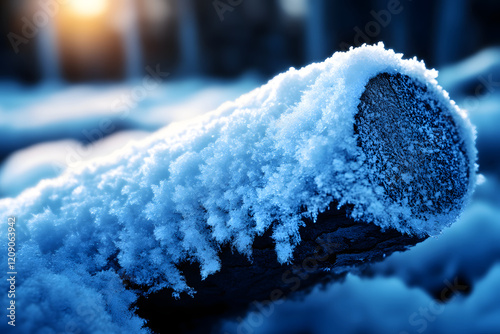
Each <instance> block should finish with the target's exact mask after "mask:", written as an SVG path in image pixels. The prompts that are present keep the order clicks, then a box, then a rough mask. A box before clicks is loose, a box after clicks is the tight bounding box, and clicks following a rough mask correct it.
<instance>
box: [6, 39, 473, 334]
mask: <svg viewBox="0 0 500 334" xmlns="http://www.w3.org/2000/svg"><path fill="white" fill-rule="evenodd" d="M401 57H402V56H401V55H399V54H395V53H394V52H392V51H387V50H385V49H384V47H383V45H377V46H364V47H361V48H358V49H354V50H351V51H349V52H346V53H336V54H335V55H334V56H333V57H331V58H329V59H327V60H326V61H325V62H323V63H317V64H312V65H309V66H307V67H305V68H303V69H300V70H295V69H290V70H289V71H288V72H286V73H284V74H281V75H278V76H277V77H275V78H274V79H272V80H271V81H270V82H269V83H268V84H266V85H264V86H262V87H260V88H258V89H256V90H254V91H252V92H251V93H249V94H246V95H244V96H242V97H241V98H239V99H238V100H236V101H234V102H228V103H225V104H224V105H222V106H221V107H220V108H219V109H217V110H216V111H214V112H212V113H209V114H207V115H205V116H204V117H201V118H197V119H196V120H193V121H189V122H185V123H182V124H179V123H178V124H174V125H171V126H168V127H166V128H164V129H162V130H160V131H158V132H157V133H155V134H154V135H152V136H151V137H149V138H147V139H145V140H143V141H141V142H138V143H135V144H134V145H130V146H128V147H126V148H125V149H124V150H121V151H118V152H116V153H115V154H114V155H112V156H110V157H109V158H107V159H101V160H98V161H97V160H96V161H93V162H92V163H89V164H88V165H85V166H83V167H82V168H81V169H79V170H70V171H67V172H66V173H65V174H64V175H62V176H61V177H59V178H57V179H54V180H47V181H43V182H42V183H40V184H39V185H38V186H37V187H35V188H33V189H30V190H27V191H25V192H24V193H23V194H21V195H20V196H18V197H17V198H14V199H4V200H2V201H0V218H1V219H2V220H1V223H0V224H2V225H1V226H2V228H1V230H0V237H1V238H2V239H3V240H6V239H7V236H6V233H7V226H6V224H7V216H9V215H10V216H13V217H16V222H17V232H16V233H17V240H18V241H17V245H18V253H17V256H18V258H19V261H18V262H19V263H18V264H17V270H18V272H22V273H23V274H22V276H19V281H18V290H19V295H18V300H19V304H20V305H21V304H22V305H23V308H24V311H23V312H22V313H21V312H20V314H19V317H20V318H19V323H20V325H21V326H25V328H28V329H30V328H35V327H40V326H47V327H49V328H51V329H54V330H55V331H56V332H57V331H63V330H64V328H65V327H64V326H66V325H67V323H68V322H71V325H72V326H76V327H77V328H80V329H81V331H82V332H95V331H96V330H99V331H106V332H139V327H140V326H141V325H142V320H141V319H140V318H139V317H137V316H136V315H134V314H133V312H131V311H130V310H129V307H130V305H132V304H133V303H134V301H135V300H136V298H137V296H138V293H139V292H140V291H142V292H148V293H151V292H158V294H157V295H155V296H154V297H151V298H150V299H149V301H145V300H141V301H140V302H139V305H140V309H139V315H141V316H143V317H149V318H154V312H153V310H152V309H153V308H156V307H157V306H158V305H154V303H155V301H154V300H153V299H155V300H156V301H158V300H160V302H159V306H158V307H164V308H163V310H165V309H168V308H169V307H173V308H174V309H182V307H183V305H185V306H186V307H188V309H187V310H189V308H190V310H192V309H193V308H194V307H198V306H199V307H202V308H203V307H205V309H216V306H220V307H222V309H224V308H228V307H229V308H231V307H233V306H234V307H235V308H236V307H237V306H241V305H246V304H248V302H249V301H250V300H251V299H255V300H259V299H260V298H274V297H276V296H274V297H272V296H271V295H270V294H271V293H273V291H275V290H276V289H278V291H281V294H282V295H281V296H280V297H284V296H286V295H287V294H288V293H289V292H291V291H294V290H299V289H301V288H304V287H307V286H310V285H311V284H315V283H317V282H318V281H320V280H321V279H322V278H327V277H329V278H331V277H334V276H336V275H341V274H342V272H345V271H346V270H351V269H349V268H351V267H352V266H356V265H359V264H363V263H366V262H369V261H372V260H376V259H380V258H383V257H384V255H388V254H390V253H391V252H393V251H396V250H403V249H405V247H407V246H409V245H413V244H415V243H416V242H418V241H420V240H422V239H424V238H426V237H428V236H429V235H438V234H439V233H440V232H441V230H442V229H443V228H445V227H446V226H448V225H449V224H451V223H453V222H454V221H455V220H456V219H457V217H458V216H459V215H460V213H461V210H462V209H463V207H464V205H465V204H466V203H467V201H468V200H469V198H470V195H471V193H472V190H473V188H474V185H475V182H476V165H475V161H476V151H475V147H474V133H473V128H472V126H471V124H470V122H469V121H468V119H467V116H466V114H465V113H464V112H463V111H462V110H460V109H459V108H458V107H457V106H456V105H455V104H454V102H452V101H450V99H449V97H448V95H447V93H446V92H444V91H443V90H442V89H441V88H440V87H439V86H438V84H437V82H436V80H435V77H436V74H437V73H436V72H435V71H428V70H426V69H425V66H424V64H423V63H421V62H418V61H416V60H414V59H413V60H402V58H401ZM4 257H5V253H2V259H4V260H5V261H4V263H7V260H6V258H4ZM297 267H299V268H297ZM301 268H302V269H301ZM304 270H305V271H306V272H307V275H305V274H304V273H303V271H304ZM297 275H299V276H297ZM301 275H302V276H303V277H302V276H301ZM306 276H307V278H305V277H306ZM297 277H299V278H298V281H297ZM4 285H6V282H3V283H1V284H0V287H2V288H7V287H6V286H4ZM61 286H64V287H65V288H64V289H61V288H60V287H61ZM125 286H127V287H128V289H125ZM276 293H279V292H276ZM172 294H173V295H174V297H179V298H180V299H179V300H177V301H176V299H175V298H171V297H170V296H171V295H172ZM188 294H191V295H192V297H190V296H188ZM75 295H78V296H79V297H78V300H75V298H74V297H75ZM2 300H3V301H4V302H7V299H6V296H3V297H2ZM82 303H83V305H84V306H86V307H88V308H90V309H92V310H95V311H93V313H92V314H93V315H94V316H93V320H92V321H88V316H87V317H85V316H83V315H82V314H87V313H88V312H82V311H81V306H82ZM55 304H57V308H54V305H55ZM152 305H153V307H152ZM197 305H198V306H197ZM221 305H222V306H221ZM160 311H161V310H160ZM191 312H192V311H191ZM47 318H49V319H50V323H47V321H46V320H45V319H47ZM152 325H154V324H153V323H152ZM0 326H3V325H0ZM92 326H96V327H95V328H94V327H92Z"/></svg>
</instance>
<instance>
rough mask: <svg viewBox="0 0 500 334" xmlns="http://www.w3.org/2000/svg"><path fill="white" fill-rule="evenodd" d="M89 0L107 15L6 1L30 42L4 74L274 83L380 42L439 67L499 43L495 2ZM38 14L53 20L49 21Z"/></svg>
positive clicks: (0, 9)
mask: <svg viewBox="0 0 500 334" xmlns="http://www.w3.org/2000/svg"><path fill="white" fill-rule="evenodd" d="M80 1H81V0H80ZM87 2H88V3H89V4H92V3H104V6H105V8H103V9H102V13H99V12H98V13H95V15H92V13H91V15H85V14H82V13H75V11H74V8H68V7H72V5H71V0H59V1H58V0H40V1H34V0H4V1H2V3H1V4H0V13H1V14H0V15H1V16H2V20H1V26H0V31H1V34H2V35H3V36H6V37H8V34H9V33H11V32H13V33H16V34H17V35H18V36H22V37H25V38H27V39H28V40H31V39H33V40H34V41H32V42H31V41H30V42H27V43H22V44H19V46H18V47H14V48H13V45H12V41H11V40H10V39H9V38H3V39H2V42H1V43H0V57H1V59H2V62H1V63H0V76H1V77H3V78H12V79H15V80H21V81H23V82H38V81H40V80H44V79H55V78H58V79H63V80H65V81H70V82H78V81H88V80H94V81H95V80H120V79H124V78H126V77H127V76H130V75H141V74H145V71H144V67H145V66H146V65H148V64H161V66H162V68H166V69H168V70H169V71H171V72H173V73H176V74H178V75H179V76H181V75H206V76H218V77H235V76H238V75H240V74H242V73H244V72H245V71H248V70H256V71H258V72H260V73H262V74H263V75H265V76H266V77H271V76H273V75H275V74H277V73H279V72H282V71H284V70H286V69H288V68H289V67H290V66H294V67H301V66H303V65H306V64H308V63H311V62H314V61H322V60H324V59H325V58H326V57H329V56H331V55H332V54H333V53H334V52H336V51H341V50H346V49H348V48H349V47H350V46H359V45H361V44H362V43H368V44H372V43H374V42H376V41H384V42H385V44H386V47H389V48H393V49H394V50H397V51H398V52H401V53H404V54H405V56H406V57H413V56H417V57H418V58H419V59H423V60H425V61H426V64H427V66H429V67H442V66H445V65H447V64H450V63H453V62H456V61H458V60H460V59H463V58H465V57H467V56H470V55H472V54H473V53H475V52H477V51H478V50H481V49H482V48H485V47H488V46H492V45H497V44H499V43H500V25H499V24H498V21H499V15H500V2H498V1H496V0H437V1H431V0H413V1H412V0H399V1H398V0H393V1H388V0H354V1H334V0H333V1H332V0H141V1H138V0H120V1H118V0H106V1H105V0H100V1H99V0H89V1H87ZM88 6H89V5H88ZM90 6H92V5H90ZM94 6H99V4H94ZM54 7H59V8H58V9H54ZM40 9H42V10H44V11H45V12H46V13H49V14H51V11H57V13H56V14H54V15H53V19H52V20H51V22H49V23H45V18H44V17H43V16H44V15H43V14H40V13H37V12H38V11H39V10H40ZM97 10H99V9H97ZM23 18H24V19H23ZM27 22H29V23H27ZM30 25H31V26H30ZM26 26H30V27H28V28H26ZM23 29H24V32H28V34H29V35H30V36H23ZM34 30H35V31H34ZM36 30H39V31H38V33H37V32H36ZM31 35H34V36H31ZM16 48H18V49H19V52H18V53H16V52H14V51H15V49H16ZM134 66H135V68H134Z"/></svg>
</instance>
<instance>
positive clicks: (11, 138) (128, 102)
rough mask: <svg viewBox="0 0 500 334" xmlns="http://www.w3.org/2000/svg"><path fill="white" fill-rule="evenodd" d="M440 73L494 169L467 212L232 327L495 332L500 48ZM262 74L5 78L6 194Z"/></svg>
mask: <svg viewBox="0 0 500 334" xmlns="http://www.w3.org/2000/svg"><path fill="white" fill-rule="evenodd" d="M438 81H439V82H440V84H441V85H443V87H444V88H445V89H447V90H448V91H449V92H450V95H451V98H452V99H454V100H456V102H457V103H458V104H459V105H461V106H462V107H465V108H468V109H469V112H470V115H469V116H470V118H471V120H472V122H473V123H474V124H475V125H476V126H477V130H478V139H477V147H478V150H479V158H480V172H482V173H483V174H484V175H485V177H486V181H485V182H484V183H483V184H482V185H480V186H479V187H478V189H477V191H476V194H475V197H474V200H473V202H472V204H471V205H470V206H469V207H468V209H467V210H466V212H465V213H464V215H463V217H462V218H461V220H460V221H459V222H457V223H456V224H454V225H453V226H452V227H451V228H449V229H447V230H446V231H445V232H444V234H443V235H442V236H440V237H439V238H436V239H434V238H432V239H429V240H427V241H425V242H424V243H422V244H420V245H418V246H416V247H414V248H413V249H412V250H410V251H408V252H405V253H401V254H394V255H392V256H390V257H389V258H387V259H386V260H385V261H384V262H383V263H380V264H377V265H375V266H373V267H372V268H371V269H370V270H369V272H367V273H365V275H364V276H362V277H357V276H352V275H351V276H348V277H347V279H346V280H345V281H344V282H342V283H335V284H332V285H330V286H328V287H327V288H326V289H323V290H320V289H317V290H314V291H313V292H312V293H310V294H309V295H308V296H306V297H305V298H303V299H301V300H295V301H286V302H285V303H283V304H280V305H272V306H268V308H263V309H261V310H260V311H259V310H257V311H256V312H253V313H249V314H248V315H247V317H246V318H245V319H243V321H242V322H238V323H236V322H228V323H226V324H225V325H224V330H225V331H227V332H228V333H231V334H232V333H254V334H272V333H289V334H304V333H311V334H313V333H314V334H316V333H317V334H322V333H325V334H326V333H332V332H335V333H368V332H369V333H384V334H386V333H397V334H403V333H424V332H425V333H457V332H464V333H495V332H498V330H499V328H500V298H499V294H498V290H499V288H500V283H499V282H500V246H499V245H500V192H499V191H498V189H499V188H500V132H499V131H498V128H499V126H500V50H499V49H490V50H486V51H483V52H482V53H480V54H478V55H476V56H474V57H471V58H470V59H468V60H466V61H464V62H462V63H460V64H457V65H454V66H450V67H449V68H446V69H443V70H442V71H441V74H440V77H439V78H438ZM261 83H262V80H261V79H260V78H258V77H255V76H246V77H243V78H241V79H240V80H237V81H235V82H218V81H214V80H207V79H203V80H202V79H192V80H186V81H182V82H173V81H172V82H166V83H164V84H162V85H161V86H159V87H157V88H156V89H154V90H147V91H146V95H140V94H139V93H138V92H139V90H138V89H136V88H137V87H141V85H142V83H141V82H137V83H130V84H123V85H101V86H92V85H90V86H72V87H66V86H54V85H41V86H37V87H32V88H25V87H21V86H19V85H17V84H14V83H10V82H3V83H0V91H1V92H2V95H1V97H0V143H1V144H0V145H1V146H0V155H2V156H4V157H5V159H4V161H3V163H2V165H1V167H0V197H11V196H16V195H17V194H19V193H20V192H21V191H22V190H24V189H26V188H28V187H30V186H33V185H35V184H36V183H37V182H38V181H39V180H41V179H43V178H46V177H54V176H56V175H59V174H60V173H61V172H62V171H63V170H64V169H66V168H74V167H77V166H79V164H80V163H81V162H82V161H86V160H89V159H92V158H96V157H99V156H102V155H105V154H108V153H109V152H112V151H114V150H115V149H117V148H119V147H121V146H123V145H124V144H125V143H126V142H128V141H129V140H133V139H139V138H142V137H144V136H146V135H147V134H149V133H150V132H151V131H153V130H156V129H158V128H160V127H162V126H163V125H165V124H168V123H170V122H172V121H175V120H181V119H186V118H189V117H192V116H194V115H198V114H200V113H203V112H206V111H210V110H212V109H214V108H215V107H217V106H218V105H219V104H221V103H222V102H224V101H226V100H232V99H234V98H236V97H237V96H239V95H241V94H242V93H244V92H247V91H250V90H251V89H252V88H254V87H257V86H259V85H260V84H261ZM134 89H136V90H135V93H134ZM68 110H71V111H72V112H71V113H69V112H68ZM120 129H122V130H126V131H118V130H120ZM107 135H110V136H107ZM104 136H107V137H106V138H104V139H102V140H100V137H104ZM47 279H49V280H50V278H47ZM82 294H84V292H82ZM54 298H55V297H54ZM123 298H127V296H124V297H123ZM437 299H440V301H437Z"/></svg>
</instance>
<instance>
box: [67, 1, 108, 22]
mask: <svg viewBox="0 0 500 334" xmlns="http://www.w3.org/2000/svg"><path fill="white" fill-rule="evenodd" d="M108 2H109V1H108V0H70V1H69V2H68V8H69V9H71V11H72V12H73V13H74V14H76V15H79V16H83V17H89V18H90V17H96V16H99V15H101V14H103V13H104V12H105V11H106V9H107V7H108V5H109V3H108Z"/></svg>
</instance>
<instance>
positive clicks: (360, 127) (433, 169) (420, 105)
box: [354, 73, 470, 220]
mask: <svg viewBox="0 0 500 334" xmlns="http://www.w3.org/2000/svg"><path fill="white" fill-rule="evenodd" d="M358 111H359V112H358V114H357V115H356V119H355V124H354V131H355V133H356V134H357V135H358V145H359V146H360V147H361V149H362V151H363V152H364V154H365V155H366V163H367V164H368V166H369V168H370V169H371V170H373V171H374V172H373V173H370V178H371V179H370V181H371V182H372V184H373V185H374V186H381V187H382V188H383V189H384V192H385V195H386V196H387V197H389V198H390V200H392V201H393V202H394V203H397V204H401V205H402V206H405V207H409V208H411V212H412V215H413V216H414V217H415V218H417V219H422V220H428V219H429V217H433V216H436V215H446V214H449V213H450V212H457V211H460V210H461V208H462V206H463V200H464V197H465V196H466V195H467V192H468V189H469V182H470V175H469V174H470V171H469V170H470V161H469V159H468V156H467V152H466V144H465V142H464V140H463V138H462V135H461V134H460V133H459V128H458V127H457V125H456V123H455V121H454V119H453V116H452V112H451V111H450V110H448V109H447V107H446V106H444V105H443V104H442V103H441V102H439V100H438V99H437V98H436V96H435V95H434V94H432V93H431V92H429V91H428V89H427V87H426V86H425V85H424V84H421V83H419V82H417V81H415V80H414V79H412V78H410V77H409V76H406V75H401V74H399V73H398V74H388V73H381V74H379V75H377V76H375V77H374V78H372V79H370V81H369V82H368V84H367V85H366V90H365V92H364V93H363V95H362V96H361V99H360V103H359V105H358Z"/></svg>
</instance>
